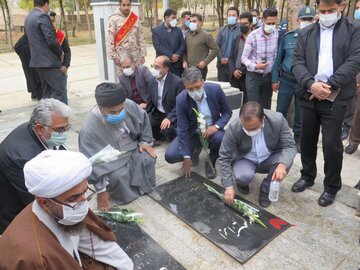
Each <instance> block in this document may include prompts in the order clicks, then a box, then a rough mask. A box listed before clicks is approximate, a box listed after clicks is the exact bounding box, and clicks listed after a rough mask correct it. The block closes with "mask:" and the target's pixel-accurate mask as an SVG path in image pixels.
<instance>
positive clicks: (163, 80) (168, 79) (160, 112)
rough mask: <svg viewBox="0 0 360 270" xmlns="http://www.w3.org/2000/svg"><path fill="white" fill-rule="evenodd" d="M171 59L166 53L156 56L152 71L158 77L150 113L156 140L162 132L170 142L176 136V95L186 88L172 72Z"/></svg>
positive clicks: (154, 86) (151, 93) (152, 88)
mask: <svg viewBox="0 0 360 270" xmlns="http://www.w3.org/2000/svg"><path fill="white" fill-rule="evenodd" d="M170 69H171V61H170V59H169V57H167V56H166V55H161V56H158V57H156V59H155V61H154V64H153V69H152V73H153V76H154V77H155V78H156V82H155V85H152V87H151V89H150V91H151V92H150V103H149V106H148V115H149V118H150V122H151V127H152V132H153V136H154V139H155V140H156V141H158V140H160V139H161V137H162V134H163V135H164V136H165V137H166V139H168V140H169V141H170V142H171V141H172V140H174V139H175V137H176V119H177V118H176V96H177V95H178V94H179V93H180V92H181V91H182V90H184V85H183V83H182V80H181V79H180V77H178V76H177V75H175V74H174V73H172V72H170Z"/></svg>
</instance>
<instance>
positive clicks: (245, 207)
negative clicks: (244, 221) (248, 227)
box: [204, 183, 267, 229]
mask: <svg viewBox="0 0 360 270" xmlns="http://www.w3.org/2000/svg"><path fill="white" fill-rule="evenodd" d="M204 185H205V186H206V187H207V189H208V191H210V192H212V193H214V194H216V195H217V196H218V197H219V198H220V199H221V200H224V195H223V194H221V193H220V192H218V191H217V190H216V189H214V188H213V187H211V186H209V185H207V184H205V183H204ZM231 207H232V208H234V209H236V210H237V211H239V212H240V213H241V214H242V215H244V216H246V217H248V218H249V219H250V221H251V222H254V221H255V222H256V223H258V224H259V225H261V226H262V227H264V228H265V229H266V228H267V227H266V225H265V224H264V223H263V222H262V221H261V219H260V216H259V209H256V208H254V207H253V206H251V205H249V204H247V203H244V202H242V201H240V200H238V199H234V202H233V204H232V205H231Z"/></svg>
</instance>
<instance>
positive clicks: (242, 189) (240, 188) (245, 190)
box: [236, 184, 250, 195]
mask: <svg viewBox="0 0 360 270" xmlns="http://www.w3.org/2000/svg"><path fill="white" fill-rule="evenodd" d="M236 186H237V190H238V191H239V192H240V193H242V194H244V195H248V194H249V193H250V188H249V186H248V185H247V186H240V185H238V184H237V185H236Z"/></svg>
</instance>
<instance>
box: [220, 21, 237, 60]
mask: <svg viewBox="0 0 360 270" xmlns="http://www.w3.org/2000/svg"><path fill="white" fill-rule="evenodd" d="M228 27H229V31H228V35H227V37H226V49H225V52H224V54H223V55H224V57H225V58H229V56H230V53H231V47H232V43H233V37H234V32H235V29H236V27H237V24H235V25H231V26H230V25H228Z"/></svg>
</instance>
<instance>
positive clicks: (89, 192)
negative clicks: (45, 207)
mask: <svg viewBox="0 0 360 270" xmlns="http://www.w3.org/2000/svg"><path fill="white" fill-rule="evenodd" d="M95 194H96V191H95V190H93V189H92V188H91V187H88V188H87V189H86V190H85V191H84V192H83V193H81V194H79V196H81V195H85V200H86V201H90V200H91V199H92V198H93V197H94V195H95ZM49 200H50V201H52V202H53V203H56V204H58V205H65V206H67V207H70V208H71V209H72V210H76V208H77V207H78V206H79V205H80V203H82V202H83V201H84V200H82V201H80V202H78V203H75V204H74V205H70V204H68V203H64V202H60V201H59V200H57V199H55V198H52V199H49Z"/></svg>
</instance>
